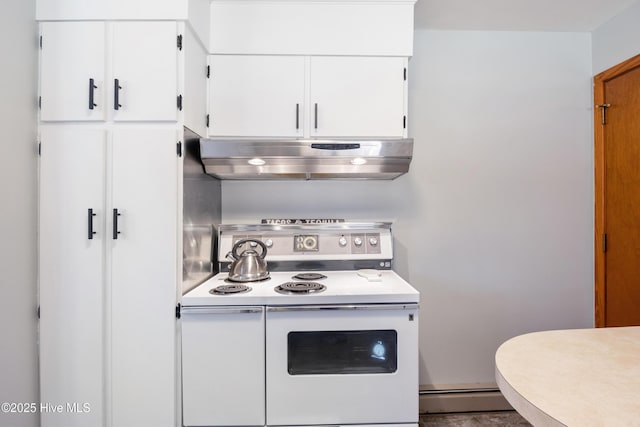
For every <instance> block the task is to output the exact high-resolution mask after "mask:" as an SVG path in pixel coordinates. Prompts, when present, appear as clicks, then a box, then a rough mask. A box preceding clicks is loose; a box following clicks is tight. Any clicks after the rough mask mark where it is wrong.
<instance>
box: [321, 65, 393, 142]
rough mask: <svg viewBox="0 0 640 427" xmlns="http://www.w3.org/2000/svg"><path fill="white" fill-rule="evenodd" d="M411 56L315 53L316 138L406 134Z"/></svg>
mask: <svg viewBox="0 0 640 427" xmlns="http://www.w3.org/2000/svg"><path fill="white" fill-rule="evenodd" d="M405 67H406V59H405V58H399V57H312V58H311V89H310V99H311V102H310V114H309V117H310V121H311V123H310V129H311V132H310V134H311V136H312V137H396V138H397V137H402V136H403V135H404V128H405V114H406V113H405V84H406V81H405V80H404V70H405Z"/></svg>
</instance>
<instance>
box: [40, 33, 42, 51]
mask: <svg viewBox="0 0 640 427" xmlns="http://www.w3.org/2000/svg"><path fill="white" fill-rule="evenodd" d="M40 49H42V36H40Z"/></svg>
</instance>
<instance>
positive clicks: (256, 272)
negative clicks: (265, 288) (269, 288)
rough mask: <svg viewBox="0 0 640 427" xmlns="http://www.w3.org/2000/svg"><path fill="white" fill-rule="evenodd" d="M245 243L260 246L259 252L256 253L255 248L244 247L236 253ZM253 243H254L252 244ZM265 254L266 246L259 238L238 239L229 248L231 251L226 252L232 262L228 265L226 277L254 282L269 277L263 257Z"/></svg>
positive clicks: (237, 280) (232, 279)
mask: <svg viewBox="0 0 640 427" xmlns="http://www.w3.org/2000/svg"><path fill="white" fill-rule="evenodd" d="M245 243H249V244H250V246H254V247H255V246H260V249H262V252H261V253H258V252H257V251H256V250H255V249H251V248H248V249H245V250H243V251H242V253H241V254H238V249H240V247H242V245H244V244H245ZM253 243H255V245H254V244H253ZM266 255H267V246H266V245H265V244H264V243H262V242H261V241H260V240H256V239H242V240H238V241H237V242H236V243H235V244H234V245H233V248H232V249H231V252H229V253H228V254H227V257H229V258H231V259H232V260H233V262H232V263H231V265H230V266H229V277H228V279H229V280H230V281H232V282H255V281H257V280H264V279H267V278H268V277H269V271H268V270H267V261H265V259H264V257H265V256H266Z"/></svg>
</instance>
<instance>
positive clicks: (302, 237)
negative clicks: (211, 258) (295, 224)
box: [220, 230, 391, 259]
mask: <svg viewBox="0 0 640 427" xmlns="http://www.w3.org/2000/svg"><path fill="white" fill-rule="evenodd" d="M242 239H254V240H260V241H261V242H263V243H264V244H265V246H266V247H267V255H268V256H271V257H274V256H279V257H291V258H292V259H298V258H307V257H321V256H329V257H331V256H346V257H349V256H350V255H353V256H354V257H352V258H358V256H362V255H365V258H368V257H369V256H376V257H379V256H380V255H382V254H387V253H389V254H391V235H390V234H387V233H384V231H381V232H378V231H372V232H367V231H365V232H360V231H358V232H353V233H345V232H336V231H334V232H331V233H295V234H283V233H277V232H273V233H272V232H269V233H264V234H260V232H259V231H258V230H256V232H252V233H247V234H244V233H237V232H234V233H233V235H231V236H225V235H223V236H221V240H220V254H221V255H224V254H226V253H228V252H230V251H231V249H232V247H233V245H234V244H235V243H236V242H238V241H240V240H242ZM256 246H257V244H256V243H254V242H249V243H245V244H244V245H243V247H241V248H239V250H238V252H239V253H241V252H242V251H243V250H245V249H254V248H255V247H256Z"/></svg>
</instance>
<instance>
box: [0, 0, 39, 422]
mask: <svg viewBox="0 0 640 427" xmlns="http://www.w3.org/2000/svg"><path fill="white" fill-rule="evenodd" d="M2 8H3V11H2V13H1V14H0V52H3V56H4V59H3V61H2V66H1V67H0V81H2V96H0V118H1V120H2V121H1V123H2V138H0V150H1V152H2V157H1V158H0V189H1V192H0V196H1V199H2V202H1V204H2V208H1V217H0V223H1V230H2V232H1V234H0V236H2V239H1V243H0V272H1V278H0V328H1V330H2V335H1V336H2V344H1V345H0V402H37V400H38V395H37V359H36V357H37V356H36V355H37V347H36V317H35V313H36V311H35V310H36V265H37V264H36V164H37V163H36V162H37V148H36V130H35V127H36V111H35V104H36V75H37V72H36V63H37V48H36V46H37V34H38V32H37V28H36V23H35V1H34V0H7V1H4V2H3V4H2ZM37 416H38V414H6V413H4V412H2V411H0V425H2V426H12V427H21V426H36V425H38V418H37Z"/></svg>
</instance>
